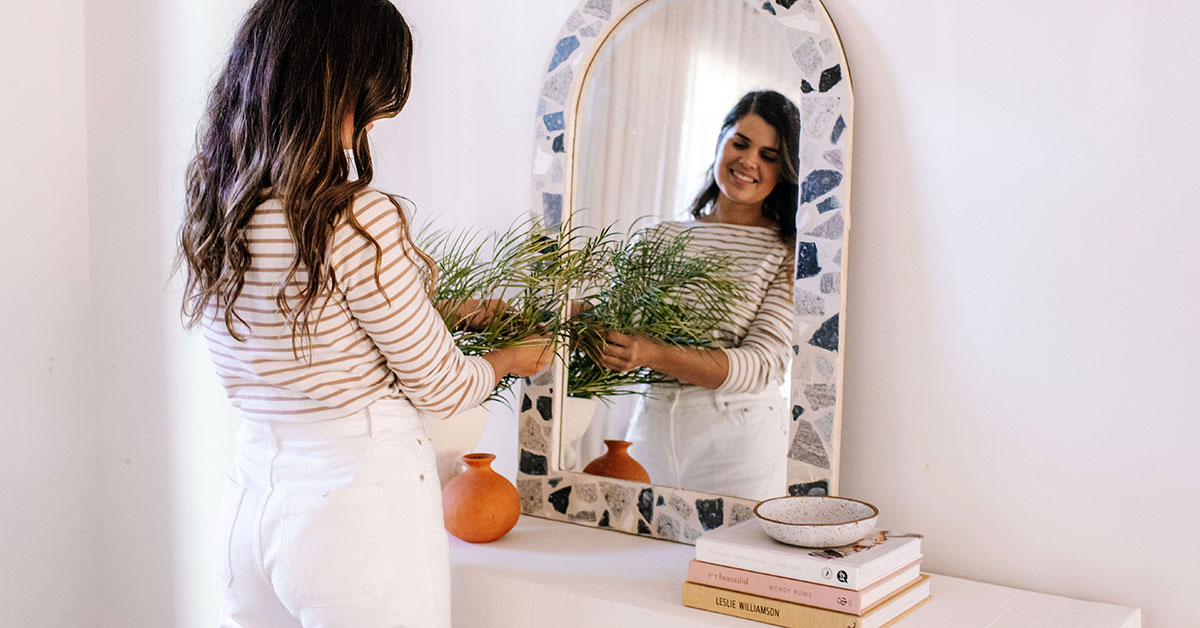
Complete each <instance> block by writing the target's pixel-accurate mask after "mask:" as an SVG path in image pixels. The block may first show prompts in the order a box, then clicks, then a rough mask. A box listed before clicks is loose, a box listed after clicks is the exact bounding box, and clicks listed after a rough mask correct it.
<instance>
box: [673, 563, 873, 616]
mask: <svg viewBox="0 0 1200 628" xmlns="http://www.w3.org/2000/svg"><path fill="white" fill-rule="evenodd" d="M688 580H690V581H692V582H695V583H697V584H706V585H709V586H714V587H720V588H722V589H729V590H731V591H739V592H741V593H749V594H751V595H761V596H763V597H769V598H773V599H776V600H783V601H784V602H794V603H796V604H804V605H805V606H815V607H818V608H826V609H829V610H831V611H838V612H841V613H849V614H851V615H861V614H862V594H861V593H859V592H857V591H847V590H845V589H833V588H830V587H827V586H824V585H820V584H813V583H811V582H804V581H803V580H792V579H790V578H781V577H779V576H772V575H769V574H764V573H757V572H753V571H745V570H743V569H734V568H733V567H726V566H724V565H710V564H708V563H702V562H700V561H698V560H693V561H692V562H691V563H690V564H689V565H688Z"/></svg>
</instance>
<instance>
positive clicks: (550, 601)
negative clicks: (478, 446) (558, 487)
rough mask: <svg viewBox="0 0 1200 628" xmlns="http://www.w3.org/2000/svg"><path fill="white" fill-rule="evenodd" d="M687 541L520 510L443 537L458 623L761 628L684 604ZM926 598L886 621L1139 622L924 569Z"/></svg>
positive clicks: (1048, 625) (1001, 625)
mask: <svg viewBox="0 0 1200 628" xmlns="http://www.w3.org/2000/svg"><path fill="white" fill-rule="evenodd" d="M694 554H695V551H694V548H693V547H692V546H690V545H683V544H679V543H671V542H668V541H659V540H655V539H649V538H643V537H637V536H633V535H630V534H623V533H620V532H612V531H603V530H594V529H589V528H586V527H583V526H576V525H572V524H568V523H561V522H557V521H548V520H546V519H538V518H535V517H526V516H522V517H521V521H520V523H518V524H517V527H516V528H514V529H513V531H512V532H510V533H509V534H508V535H507V536H505V537H504V538H502V539H500V540H499V541H496V542H494V543H488V544H483V545H472V544H470V543H465V542H463V541H459V540H458V539H456V538H454V537H450V562H451V565H452V568H453V578H454V625H455V626H456V627H458V628H562V627H564V626H571V627H572V628H614V627H615V628H641V627H643V626H648V627H652V628H684V627H695V626H727V627H730V628H749V627H751V626H764V625H766V624H759V623H757V622H752V621H750V620H746V619H739V618H736V617H727V616H724V615H720V614H717V613H710V612H707V611H702V610H697V609H693V608H687V607H685V606H684V605H683V604H682V603H681V601H680V600H681V599H682V593H681V586H682V584H683V581H684V580H685V579H686V578H687V563H688V561H689V560H691V559H692V558H693V557H694ZM932 589H933V598H932V599H931V600H930V601H928V602H926V603H925V604H924V605H923V606H920V607H918V608H917V609H916V610H915V611H913V612H912V613H911V614H910V615H908V616H907V617H904V618H902V619H901V620H900V621H898V622H896V623H895V624H892V626H893V627H894V628H951V627H953V628H976V627H978V628H985V627H986V628H1063V627H1066V626H1070V627H1071V628H1141V625H1142V613H1141V611H1140V610H1138V609H1134V608H1126V607H1122V606H1114V605H1111V604H1098V603H1095V602H1083V601H1080V600H1073V599H1069V598H1064V597H1057V596H1053V595H1045V594H1041V593H1031V592H1029V591H1021V590H1018V589H1010V588H1006V587H998V586H994V585H989V584H981V583H978V582H972V581H970V580H961V579H958V578H949V577H945V576H933V580H932Z"/></svg>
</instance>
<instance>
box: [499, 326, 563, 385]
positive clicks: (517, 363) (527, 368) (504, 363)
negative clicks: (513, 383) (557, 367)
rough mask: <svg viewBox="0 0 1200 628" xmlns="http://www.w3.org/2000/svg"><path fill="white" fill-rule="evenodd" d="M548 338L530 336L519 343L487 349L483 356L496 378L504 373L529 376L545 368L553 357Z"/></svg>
mask: <svg viewBox="0 0 1200 628" xmlns="http://www.w3.org/2000/svg"><path fill="white" fill-rule="evenodd" d="M551 347H552V345H551V344H550V339H548V338H546V337H545V336H530V337H528V338H526V339H525V340H523V341H521V344H519V345H515V346H512V347H504V348H503V349H496V350H495V351H489V352H488V353H487V354H486V355H484V356H483V359H485V360H487V361H488V363H489V364H491V365H492V369H493V370H495V371H496V380H497V381H499V380H500V379H501V378H502V377H504V376H505V375H509V374H511V375H516V376H517V377H529V376H531V375H537V374H538V373H541V372H542V371H544V370H546V367H547V366H549V365H550V360H552V359H553V358H554V351H553V350H552V348H551Z"/></svg>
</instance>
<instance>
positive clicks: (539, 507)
mask: <svg viewBox="0 0 1200 628" xmlns="http://www.w3.org/2000/svg"><path fill="white" fill-rule="evenodd" d="M763 92H771V93H773V94H775V95H776V96H778V98H777V99H776V100H775V101H771V102H775V103H777V101H778V102H783V103H789V102H790V103H792V104H794V107H795V111H797V112H798V113H799V119H800V125H799V129H791V130H790V131H789V130H788V129H786V128H784V126H781V125H780V124H779V123H777V122H776V121H775V119H774V118H771V115H770V114H769V113H763V114H762V115H761V116H759V119H758V120H757V121H754V120H748V119H747V118H745V116H744V112H743V115H742V116H741V117H739V116H738V115H737V114H736V111H737V106H738V105H739V101H740V102H742V103H743V104H744V103H745V102H746V98H747V95H748V94H755V93H758V94H761V93H763ZM757 98H758V97H757V96H754V97H753V99H757ZM772 98H775V96H772ZM756 106H757V105H756ZM778 106H782V105H777V108H778ZM757 113H758V112H757V110H755V114H756V115H757ZM851 113H852V101H851V91H850V82H849V75H848V71H847V68H846V62H845V57H844V53H843V51H842V48H841V45H840V42H839V41H838V38H837V34H836V31H835V30H834V28H833V25H832V22H831V21H830V19H829V17H828V14H827V13H826V12H825V10H824V8H823V7H822V6H821V5H820V3H819V2H817V1H816V0H804V1H795V0H775V1H773V2H741V1H735V0H626V1H624V2H623V1H622V0H587V1H585V2H583V3H582V4H581V5H580V6H579V7H578V8H577V10H576V11H574V12H573V13H572V14H571V16H570V17H569V19H568V22H567V24H566V26H565V27H564V29H563V32H562V33H561V34H560V36H559V38H558V39H557V41H556V42H555V43H554V45H553V52H552V54H551V58H550V61H549V63H548V65H547V73H546V78H545V81H544V84H543V89H542V92H541V94H540V96H539V99H538V112H537V138H536V143H535V145H536V148H535V160H534V201H535V203H536V204H537V205H538V207H539V210H540V213H542V215H544V216H545V217H546V219H547V221H548V222H550V223H551V224H558V225H560V226H561V227H563V228H575V227H590V228H593V229H599V228H602V227H605V226H610V225H615V226H616V228H617V230H618V231H626V230H630V229H631V228H633V227H634V226H635V225H636V226H638V227H648V228H650V229H652V230H653V229H658V228H659V227H654V226H653V225H660V226H663V225H667V226H674V227H678V228H677V229H676V231H677V232H681V233H687V234H689V235H688V236H687V237H689V238H692V239H693V240H694V241H695V242H697V243H702V244H703V245H704V246H716V247H718V248H720V247H726V248H728V250H727V251H726V252H728V253H729V254H730V255H731V256H733V257H735V258H736V259H737V260H738V263H741V264H743V265H744V267H742V266H736V265H735V267H734V269H735V270H736V271H737V272H738V273H739V274H738V275H737V276H739V277H744V278H745V281H746V285H747V286H750V288H748V290H749V291H750V292H752V293H754V296H753V298H752V299H751V301H752V304H751V307H750V310H753V309H754V308H756V307H759V305H758V304H760V303H765V302H766V301H764V299H767V300H768V301H769V298H768V297H765V296H764V295H767V294H774V295H775V297H776V298H777V299H778V302H777V303H776V310H775V311H776V312H777V313H778V316H777V318H780V319H785V320H782V321H781V322H780V324H779V325H778V326H777V328H776V329H777V331H776V332H774V333H772V334H770V335H771V337H772V338H774V339H775V340H776V341H777V342H775V345H774V346H773V348H772V349H771V350H770V351H767V352H765V353H764V354H769V355H767V357H765V358H763V359H764V360H765V361H766V362H769V363H771V367H770V368H765V367H764V368H765V370H763V373H761V374H760V375H761V377H759V378H758V379H757V380H755V382H754V383H753V384H747V385H746V386H743V387H742V389H738V390H730V391H722V390H721V389H718V390H717V391H715V392H712V391H709V392H712V394H708V392H705V391H698V394H695V395H692V394H691V393H690V392H689V390H691V389H689V387H687V386H682V387H681V386H678V385H674V386H672V385H670V384H666V385H660V384H650V385H645V384H643V385H639V386H632V387H630V389H629V390H626V391H624V392H626V393H629V394H622V395H619V396H615V397H611V398H608V399H606V400H605V401H604V402H597V401H595V400H594V399H589V398H588V396H587V395H580V394H578V393H575V392H573V391H574V390H576V389H578V386H573V385H572V384H573V382H572V380H571V377H572V373H571V372H570V371H569V370H568V369H567V368H565V367H564V366H563V365H561V364H560V365H559V366H558V368H556V369H554V370H552V371H551V373H548V374H546V375H544V376H542V377H540V378H537V379H535V380H533V381H532V382H530V384H529V385H528V386H527V387H526V394H525V395H524V397H523V404H522V411H521V415H520V419H519V423H520V436H519V440H520V448H521V452H520V462H519V477H518V489H519V490H520V492H521V495H522V506H523V510H524V512H526V513H527V514H534V515H538V516H544V517H549V518H554V519H562V520H567V521H573V522H577V523H582V524H587V525H595V526H599V527H608V528H613V529H617V530H622V531H626V532H633V533H639V534H646V535H651V536H657V537H661V538H667V539H671V540H677V541H684V542H690V541H692V540H694V539H695V537H696V536H698V535H699V534H700V533H701V532H703V531H704V530H708V529H713V528H715V527H719V526H721V525H725V524H729V523H733V522H736V521H740V520H742V519H745V518H747V517H749V516H750V515H751V509H752V507H753V505H754V503H755V502H757V501H758V500H761V499H765V498H767V497H771V496H776V495H784V494H789V493H790V494H826V493H830V494H833V493H836V490H837V463H838V441H839V432H840V422H841V417H840V395H839V385H840V380H841V372H842V363H841V352H840V348H841V347H840V346H839V338H840V336H841V325H842V316H841V314H842V311H843V309H844V290H843V286H844V280H845V275H844V273H843V272H842V268H843V267H844V264H845V261H846V246H845V245H846V233H847V230H848V225H849V214H848V209H849V208H848V205H849V198H848V196H849V166H850V140H851V131H852V122H853V119H852V115H851ZM734 118H737V120H736V121H735V122H736V123H734V124H732V125H731V123H730V120H732V119H734ZM768 118H770V119H771V123H770V124H768V125H766V126H765V127H763V126H762V125H761V124H760V125H759V126H757V127H756V126H753V125H751V124H750V123H751V122H763V121H764V120H766V119H768ZM760 127H761V128H760ZM771 132H774V133H775V135H770V133H771ZM764 133H766V135H764ZM780 133H784V134H785V135H784V136H780V135H779V134H780ZM789 134H794V135H796V137H792V138H791V140H790V141H786V138H788V137H791V135H789ZM743 145H744V147H745V148H746V149H747V152H748V153H752V154H753V155H754V157H753V158H746V159H740V160H738V161H737V162H736V164H735V165H734V166H730V165H729V164H730V163H734V162H733V161H732V160H730V161H725V162H723V161H722V159H723V157H722V155H723V154H728V153H730V152H733V151H734V150H735V148H737V147H742V146H743ZM723 146H724V148H723ZM731 147H733V148H731ZM772 151H773V152H772ZM788 151H790V155H789V154H781V153H786V152H788ZM789 159H790V161H789ZM783 162H787V163H783ZM772 164H774V165H772ZM789 167H790V168H791V169H792V170H791V172H790V174H789V175H783V174H780V173H782V172H783V170H785V169H787V168H789ZM760 168H761V169H760ZM770 168H775V170H774V171H769V170H768V169H770ZM771 172H774V173H775V174H774V175H772V174H770V173H771ZM760 175H761V176H760ZM732 177H740V179H734V178H732ZM772 177H776V178H778V177H782V178H783V179H788V180H790V181H792V182H793V184H794V188H793V195H794V196H793V197H788V198H794V203H795V204H794V205H790V206H791V207H795V219H794V220H795V227H796V229H795V235H794V236H790V235H786V236H785V237H780V231H781V230H780V229H779V227H778V224H777V223H776V224H774V225H772V224H769V223H768V224H765V225H732V226H730V225H714V224H712V221H711V219H712V216H711V214H712V213H713V208H714V207H716V205H715V204H712V203H710V204H709V205H708V206H707V209H705V208H704V207H702V206H701V205H700V204H699V203H697V202H696V199H697V197H698V196H700V195H701V192H703V191H704V190H706V189H709V188H710V187H711V188H712V190H717V188H719V195H726V191H727V188H728V189H729V190H735V189H736V190H737V193H742V192H743V191H744V190H743V188H746V189H758V188H763V190H764V194H765V193H766V192H769V191H770V189H771V188H765V187H763V186H766V185H767V184H768V183H769V184H770V185H772V186H774V185H777V184H776V183H775V181H776V178H772ZM730 186H732V187H730ZM717 193H718V192H714V194H717ZM728 197H729V198H735V197H737V194H736V193H735V192H734V191H730V192H729V193H728ZM772 198H775V197H772ZM789 220H790V215H789ZM564 221H566V222H567V223H568V224H563V222H564ZM664 228H666V227H664ZM782 231H786V230H782ZM714 243H715V244H714ZM756 278H758V279H757V280H756ZM756 282H757V283H756ZM772 282H773V283H772ZM752 284H755V285H752ZM772 285H773V286H774V288H771V286H772ZM781 286H782V290H781V289H780V288H781ZM751 288H752V289H751ZM772 290H773V292H772ZM780 295H783V296H782V297H781V296H780ZM752 319H753V314H752V313H751V314H749V315H748V316H747V318H746V320H745V321H742V322H741V328H740V330H739V329H731V330H730V331H729V332H728V334H729V339H728V342H727V343H726V345H725V346H733V347H736V346H737V343H738V339H739V338H742V337H743V336H745V335H746V334H747V331H746V329H747V326H752V325H753V321H752ZM735 323H736V321H735V322H733V323H731V327H734V328H736V327H737V326H738V325H737V324H735ZM739 334H741V335H739ZM785 336H786V337H787V338H784V337H785ZM739 359H741V358H739ZM730 360H731V366H730V369H731V377H732V372H733V369H734V366H733V364H732V362H733V361H734V360H733V358H730ZM739 368H742V367H739ZM738 372H741V371H738ZM692 388H695V387H692ZM721 388H730V387H729V386H728V385H722V387H721ZM697 390H698V389H697ZM568 392H572V394H571V395H568V394H567V393H568ZM750 393H753V394H750ZM697 399H700V401H697ZM689 403H691V405H688V404H689ZM681 404H682V405H681ZM706 404H707V405H706ZM710 406H711V408H710ZM718 406H719V408H718ZM663 408H668V410H667V411H666V412H667V413H668V414H670V416H671V423H670V425H669V426H668V428H667V429H648V428H646V426H647V425H654V424H656V423H654V422H655V421H658V422H659V423H661V415H663V413H664V410H663ZM747 435H750V436H752V438H747V437H746V436H747ZM612 439H623V440H628V441H631V442H633V445H632V446H631V447H630V449H629V451H630V452H631V453H632V454H633V457H634V458H635V459H640V461H641V462H644V463H645V464H644V465H643V466H644V467H645V468H646V469H647V470H648V472H649V478H650V481H649V482H635V481H630V480H623V479H613V478H610V477H602V476H598V475H592V474H588V473H585V472H584V469H585V466H586V463H587V462H588V461H589V460H592V459H595V458H597V457H599V456H600V455H602V454H603V453H604V445H603V443H604V441H605V440H612ZM689 460H694V461H695V462H689ZM697 465H699V466H697Z"/></svg>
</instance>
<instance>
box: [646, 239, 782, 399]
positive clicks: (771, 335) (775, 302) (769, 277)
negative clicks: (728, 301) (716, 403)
mask: <svg viewBox="0 0 1200 628" xmlns="http://www.w3.org/2000/svg"><path fill="white" fill-rule="evenodd" d="M650 229H651V231H652V232H653V233H655V234H656V235H657V234H659V233H662V234H666V235H669V236H676V237H677V236H679V235H682V234H683V233H684V232H685V231H686V232H687V233H688V235H690V236H691V238H692V239H691V242H689V244H688V247H689V248H690V249H695V250H700V251H717V252H720V253H724V254H727V255H731V256H733V257H734V258H735V259H736V262H735V265H734V270H735V272H736V275H737V277H738V278H739V279H741V280H743V281H744V284H743V288H744V289H745V291H746V292H745V295H746V298H745V300H744V301H742V302H741V303H740V304H738V305H737V306H736V307H735V308H734V313H733V316H732V317H731V318H730V320H728V321H726V322H725V323H724V324H723V325H722V326H721V328H720V331H719V333H718V344H719V345H720V346H721V348H722V349H723V350H724V351H725V355H727V356H728V357H729V374H728V375H727V376H726V377H725V381H724V382H723V383H722V384H721V385H720V386H719V387H718V388H717V389H716V390H719V391H724V392H758V391H761V390H765V389H766V388H767V387H768V386H770V385H776V386H777V385H779V384H781V383H782V382H783V375H784V372H785V371H786V370H787V363H788V360H789V359H790V358H791V353H792V338H793V336H794V333H793V318H792V267H793V265H794V260H795V254H794V252H793V251H792V249H791V247H789V246H788V245H787V243H785V242H784V241H783V239H781V238H780V237H779V230H778V229H777V228H775V227H751V226H746V225H733V224H727V223H717V222H699V221H693V222H680V221H676V220H668V221H664V222H661V223H659V224H657V225H655V226H653V227H651V228H650Z"/></svg>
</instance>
